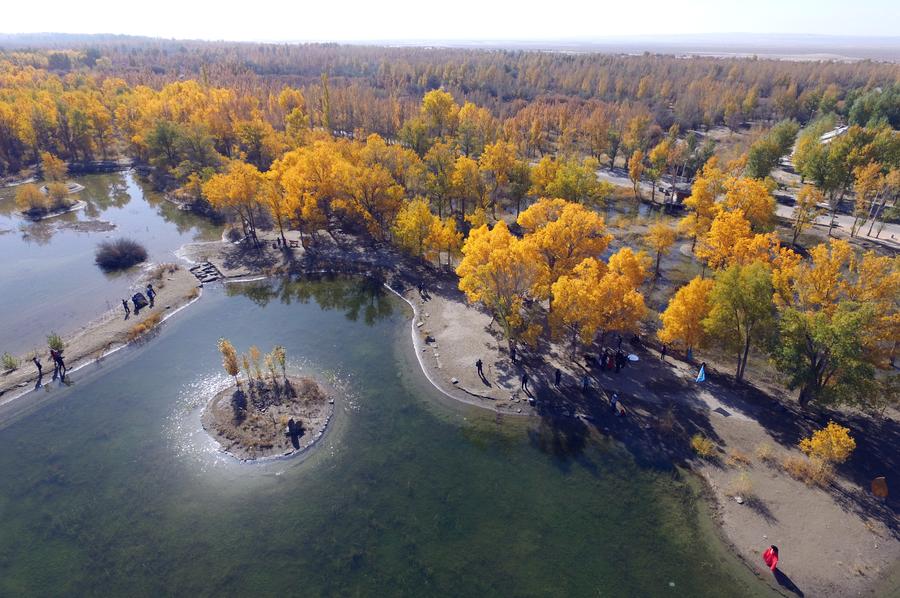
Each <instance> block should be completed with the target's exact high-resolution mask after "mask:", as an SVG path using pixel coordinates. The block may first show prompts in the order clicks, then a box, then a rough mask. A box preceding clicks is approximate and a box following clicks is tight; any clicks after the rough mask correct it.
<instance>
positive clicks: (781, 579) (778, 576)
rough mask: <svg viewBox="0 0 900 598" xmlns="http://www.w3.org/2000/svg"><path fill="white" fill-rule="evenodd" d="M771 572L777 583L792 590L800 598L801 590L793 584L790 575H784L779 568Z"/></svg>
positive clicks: (801, 596)
mask: <svg viewBox="0 0 900 598" xmlns="http://www.w3.org/2000/svg"><path fill="white" fill-rule="evenodd" d="M773 573H774V574H775V581H777V582H778V585H780V586H781V587H783V588H784V589H785V590H787V591H789V592H793V593H794V594H796V595H797V596H800V598H803V592H802V591H801V590H800V588H798V587H797V584H795V583H794V582H793V581H792V580H791V578H790V577H788V576H787V575H785V574H784V573H783V572H782V571H781V569H775V571H773Z"/></svg>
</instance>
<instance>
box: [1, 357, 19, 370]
mask: <svg viewBox="0 0 900 598" xmlns="http://www.w3.org/2000/svg"><path fill="white" fill-rule="evenodd" d="M0 363H2V364H3V371H5V372H11V371H13V370H15V369H17V368H18V367H19V360H18V359H16V358H15V357H14V356H12V355H10V354H9V353H4V354H3V357H0Z"/></svg>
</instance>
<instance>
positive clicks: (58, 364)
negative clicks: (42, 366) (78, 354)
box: [50, 349, 66, 380]
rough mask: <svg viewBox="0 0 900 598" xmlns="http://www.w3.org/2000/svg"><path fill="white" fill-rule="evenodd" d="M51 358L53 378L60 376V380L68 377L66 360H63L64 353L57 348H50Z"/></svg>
mask: <svg viewBox="0 0 900 598" xmlns="http://www.w3.org/2000/svg"><path fill="white" fill-rule="evenodd" d="M50 358H51V359H52V360H53V379H54V380H56V377H57V376H59V379H60V380H63V379H65V377H66V362H65V361H63V356H62V353H60V352H59V351H57V350H56V349H50Z"/></svg>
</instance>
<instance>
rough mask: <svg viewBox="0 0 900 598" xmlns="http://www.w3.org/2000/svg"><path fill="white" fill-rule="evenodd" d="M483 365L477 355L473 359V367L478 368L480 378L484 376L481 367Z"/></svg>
mask: <svg viewBox="0 0 900 598" xmlns="http://www.w3.org/2000/svg"><path fill="white" fill-rule="evenodd" d="M483 367H484V364H483V363H482V361H481V358H480V357H479V358H478V359H477V360H476V361H475V369H476V370H478V376H479V377H480V378H484V370H483V369H482V368H483Z"/></svg>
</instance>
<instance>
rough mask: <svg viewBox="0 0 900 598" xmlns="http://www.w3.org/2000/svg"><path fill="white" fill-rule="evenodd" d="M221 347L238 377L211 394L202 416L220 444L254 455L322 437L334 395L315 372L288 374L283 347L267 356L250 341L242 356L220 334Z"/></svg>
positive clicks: (245, 456) (294, 448) (247, 457)
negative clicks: (323, 386) (251, 345)
mask: <svg viewBox="0 0 900 598" xmlns="http://www.w3.org/2000/svg"><path fill="white" fill-rule="evenodd" d="M219 350H220V351H221V352H222V358H223V365H224V367H225V371H226V372H228V374H229V375H231V376H233V377H234V380H235V383H234V385H233V386H229V387H228V388H226V389H225V390H223V391H221V392H219V393H218V394H217V395H216V396H214V397H213V398H212V399H211V400H210V402H209V404H208V405H207V406H206V409H205V410H204V411H203V415H202V418H201V421H202V424H203V429H204V430H206V431H207V433H209V434H210V435H211V436H212V437H213V438H215V439H216V441H217V442H218V443H219V444H220V445H221V447H222V450H224V451H225V452H227V453H229V454H231V455H234V456H235V457H237V458H238V459H241V460H243V461H253V460H256V459H261V458H264V457H274V456H286V455H291V454H293V453H296V452H299V451H302V450H305V449H307V448H309V447H310V446H312V445H313V444H314V443H315V442H316V441H317V440H319V439H320V438H321V437H322V435H323V434H324V432H325V428H326V427H327V426H328V423H329V421H330V420H331V416H332V414H333V413H334V399H331V398H329V397H328V395H327V394H326V392H325V391H324V390H323V389H322V387H321V386H320V385H319V384H318V383H317V382H316V381H315V380H313V379H312V378H309V377H305V376H289V375H288V374H287V370H286V366H285V362H286V355H285V351H284V348H283V347H275V348H274V349H272V352H271V353H269V354H268V355H265V356H262V355H261V354H260V351H259V349H257V348H256V347H250V350H249V352H248V353H247V354H244V355H241V356H240V358H239V357H238V354H237V352H236V351H235V349H234V346H233V345H232V344H231V343H230V342H229V341H228V340H226V339H219ZM242 369H243V371H244V379H243V380H241V379H240V374H241V370H242Z"/></svg>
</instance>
